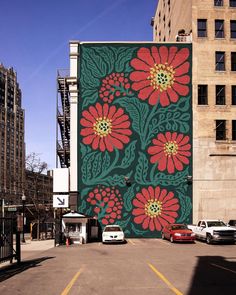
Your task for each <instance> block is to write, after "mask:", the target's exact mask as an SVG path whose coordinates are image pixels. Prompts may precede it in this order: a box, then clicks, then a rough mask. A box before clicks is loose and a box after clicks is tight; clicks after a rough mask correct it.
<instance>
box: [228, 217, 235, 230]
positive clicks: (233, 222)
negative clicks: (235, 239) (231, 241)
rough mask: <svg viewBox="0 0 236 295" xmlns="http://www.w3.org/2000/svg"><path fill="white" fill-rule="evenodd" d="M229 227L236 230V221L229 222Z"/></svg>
mask: <svg viewBox="0 0 236 295" xmlns="http://www.w3.org/2000/svg"><path fill="white" fill-rule="evenodd" d="M228 226H231V227H235V228H236V220H234V219H231V220H230V221H229V222H228Z"/></svg>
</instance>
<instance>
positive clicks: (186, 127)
mask: <svg viewBox="0 0 236 295" xmlns="http://www.w3.org/2000/svg"><path fill="white" fill-rule="evenodd" d="M189 128H190V126H189V124H188V123H185V122H182V124H180V128H179V131H180V132H182V133H188V132H189Z"/></svg>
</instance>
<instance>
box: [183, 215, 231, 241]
mask: <svg viewBox="0 0 236 295" xmlns="http://www.w3.org/2000/svg"><path fill="white" fill-rule="evenodd" d="M188 228H189V229H191V230H192V231H193V232H194V233H195V234H196V239H200V240H205V241H206V242H207V244H212V243H214V242H231V243H234V242H236V230H234V229H233V228H232V227H229V226H226V224H225V223H224V222H223V221H222V220H216V219H210V220H209V219H203V220H199V222H198V224H197V225H189V226H188Z"/></svg>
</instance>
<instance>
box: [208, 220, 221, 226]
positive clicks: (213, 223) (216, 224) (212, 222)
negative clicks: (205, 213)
mask: <svg viewBox="0 0 236 295" xmlns="http://www.w3.org/2000/svg"><path fill="white" fill-rule="evenodd" d="M207 224H208V227H211V226H225V223H224V222H223V221H208V222H207Z"/></svg>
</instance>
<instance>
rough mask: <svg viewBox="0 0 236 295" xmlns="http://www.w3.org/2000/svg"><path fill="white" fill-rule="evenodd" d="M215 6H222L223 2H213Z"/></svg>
mask: <svg viewBox="0 0 236 295" xmlns="http://www.w3.org/2000/svg"><path fill="white" fill-rule="evenodd" d="M214 5H215V6H223V0H214Z"/></svg>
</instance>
